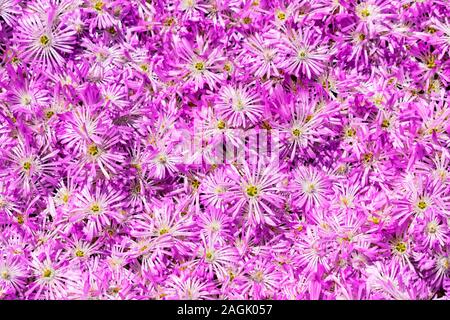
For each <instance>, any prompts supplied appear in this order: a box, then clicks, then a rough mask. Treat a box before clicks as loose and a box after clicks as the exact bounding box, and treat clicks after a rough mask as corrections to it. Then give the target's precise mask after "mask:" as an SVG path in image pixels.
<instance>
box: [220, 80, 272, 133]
mask: <svg viewBox="0 0 450 320" xmlns="http://www.w3.org/2000/svg"><path fill="white" fill-rule="evenodd" d="M216 108H217V112H218V114H219V115H220V116H221V117H222V118H223V119H226V120H227V121H228V123H230V125H231V126H233V127H246V126H248V125H249V124H256V123H257V122H258V121H259V120H260V119H261V117H262V115H263V112H264V106H263V105H262V102H261V100H260V98H259V96H258V94H257V93H256V92H255V91H254V90H253V89H251V88H250V87H249V86H244V85H242V84H241V85H239V86H238V87H233V86H231V85H227V86H225V87H224V88H223V89H222V90H221V93H220V95H219V100H218V102H217V104H216Z"/></svg>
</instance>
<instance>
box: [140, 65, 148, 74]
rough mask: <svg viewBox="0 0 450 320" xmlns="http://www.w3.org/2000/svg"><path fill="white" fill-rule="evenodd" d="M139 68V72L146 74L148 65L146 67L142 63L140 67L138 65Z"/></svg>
mask: <svg viewBox="0 0 450 320" xmlns="http://www.w3.org/2000/svg"><path fill="white" fill-rule="evenodd" d="M140 68H141V70H142V71H144V72H147V71H148V65H146V64H145V63H144V64H141V65H140Z"/></svg>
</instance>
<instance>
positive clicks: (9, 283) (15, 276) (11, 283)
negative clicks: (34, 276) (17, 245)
mask: <svg viewBox="0 0 450 320" xmlns="http://www.w3.org/2000/svg"><path fill="white" fill-rule="evenodd" d="M26 276H27V274H26V270H25V268H24V265H23V262H21V261H20V260H19V259H15V258H14V257H12V256H7V257H5V258H2V259H1V260H0V284H2V285H4V286H6V287H12V288H14V290H20V289H21V288H23V286H24V285H25V281H24V280H25V278H26Z"/></svg>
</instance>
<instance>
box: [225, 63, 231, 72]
mask: <svg viewBox="0 0 450 320" xmlns="http://www.w3.org/2000/svg"><path fill="white" fill-rule="evenodd" d="M223 70H225V71H226V72H230V71H231V63H229V62H227V63H225V65H224V66H223Z"/></svg>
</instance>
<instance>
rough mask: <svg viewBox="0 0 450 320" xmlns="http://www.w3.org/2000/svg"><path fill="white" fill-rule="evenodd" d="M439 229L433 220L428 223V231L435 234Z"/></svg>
mask: <svg viewBox="0 0 450 320" xmlns="http://www.w3.org/2000/svg"><path fill="white" fill-rule="evenodd" d="M438 229H439V226H438V225H437V223H436V222H434V221H432V222H429V223H428V224H427V232H428V233H430V234H435V233H436V232H437V231H438Z"/></svg>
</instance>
